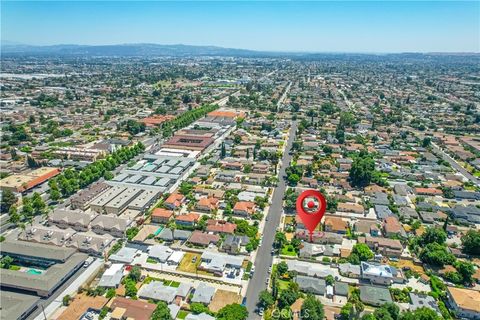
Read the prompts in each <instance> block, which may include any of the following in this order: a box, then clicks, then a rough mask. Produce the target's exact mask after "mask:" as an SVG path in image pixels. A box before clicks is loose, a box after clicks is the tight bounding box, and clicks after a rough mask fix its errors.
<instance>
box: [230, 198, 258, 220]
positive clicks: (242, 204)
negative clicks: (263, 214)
mask: <svg viewBox="0 0 480 320" xmlns="http://www.w3.org/2000/svg"><path fill="white" fill-rule="evenodd" d="M255 208H256V206H255V203H254V202H250V201H238V202H237V203H235V206H234V207H233V214H235V215H238V216H245V217H249V216H251V215H252V214H254V213H255Z"/></svg>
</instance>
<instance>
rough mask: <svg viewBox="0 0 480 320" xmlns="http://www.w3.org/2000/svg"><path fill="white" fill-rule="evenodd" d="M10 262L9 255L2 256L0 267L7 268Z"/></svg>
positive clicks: (11, 259) (11, 260)
mask: <svg viewBox="0 0 480 320" xmlns="http://www.w3.org/2000/svg"><path fill="white" fill-rule="evenodd" d="M12 264H13V258H12V257H10V256H3V257H2V259H1V260H0V268H2V269H9V268H10V266H11V265H12Z"/></svg>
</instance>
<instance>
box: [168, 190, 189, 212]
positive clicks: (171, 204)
mask: <svg viewBox="0 0 480 320" xmlns="http://www.w3.org/2000/svg"><path fill="white" fill-rule="evenodd" d="M183 201H185V196H184V195H183V194H180V193H172V194H171V195H170V196H168V198H167V199H166V200H165V202H164V203H163V204H164V205H165V206H166V207H167V208H169V209H171V210H175V209H176V208H178V207H180V206H181V205H182V203H183Z"/></svg>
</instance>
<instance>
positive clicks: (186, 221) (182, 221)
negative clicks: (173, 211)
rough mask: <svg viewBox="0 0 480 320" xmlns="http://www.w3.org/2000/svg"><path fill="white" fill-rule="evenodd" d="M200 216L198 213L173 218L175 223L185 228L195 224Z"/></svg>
mask: <svg viewBox="0 0 480 320" xmlns="http://www.w3.org/2000/svg"><path fill="white" fill-rule="evenodd" d="M198 219H200V215H199V214H198V213H193V212H192V213H189V214H184V215H179V216H176V217H175V223H176V224H179V225H183V226H187V227H193V226H194V225H195V224H197V222H198Z"/></svg>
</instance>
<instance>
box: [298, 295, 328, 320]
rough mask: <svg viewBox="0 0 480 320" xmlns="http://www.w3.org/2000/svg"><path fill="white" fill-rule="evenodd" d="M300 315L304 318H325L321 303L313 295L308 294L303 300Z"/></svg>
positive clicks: (319, 319)
mask: <svg viewBox="0 0 480 320" xmlns="http://www.w3.org/2000/svg"><path fill="white" fill-rule="evenodd" d="M301 315H302V317H303V318H305V319H311V320H323V319H324V318H325V312H324V310H323V304H322V303H321V302H320V301H319V300H317V298H315V296H314V295H311V294H309V295H307V297H306V298H305V300H304V301H303V304H302V308H301Z"/></svg>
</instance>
